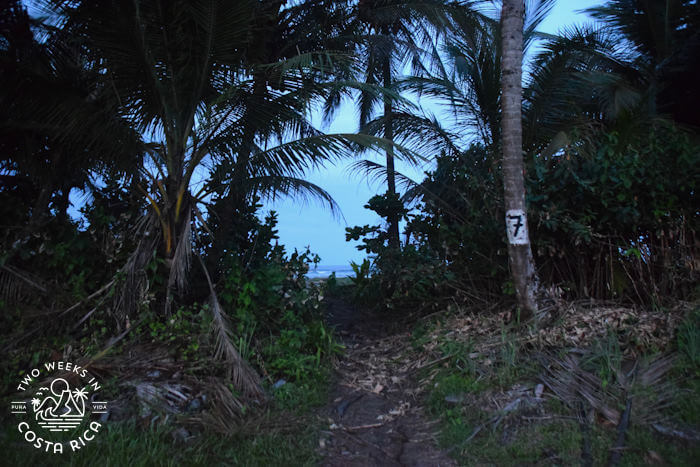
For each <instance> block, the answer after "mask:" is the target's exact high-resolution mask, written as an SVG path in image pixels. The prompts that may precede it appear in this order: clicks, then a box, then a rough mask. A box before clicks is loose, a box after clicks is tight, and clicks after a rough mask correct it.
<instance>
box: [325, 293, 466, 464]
mask: <svg viewBox="0 0 700 467" xmlns="http://www.w3.org/2000/svg"><path fill="white" fill-rule="evenodd" d="M329 322H330V324H332V325H334V326H335V327H336V330H337V331H338V333H339V335H340V338H341V340H342V341H343V343H344V344H345V346H346V351H345V353H344V354H343V355H342V356H341V357H340V359H339V361H338V363H337V365H336V382H335V384H334V387H333V389H332V391H331V398H330V401H329V404H328V406H327V407H325V408H324V409H323V411H322V412H321V416H322V417H323V419H324V420H325V421H327V429H326V430H324V431H323V432H322V433H321V438H320V440H319V449H320V451H321V454H322V455H323V458H324V461H323V465H325V466H380V465H381V466H385V465H388V466H392V465H415V466H418V465H420V466H451V465H455V463H454V461H453V460H452V459H451V458H449V457H448V456H447V454H445V453H443V452H442V451H440V450H439V449H438V448H437V446H436V431H437V426H436V422H434V421H430V420H429V418H428V417H427V416H426V414H425V413H424V411H423V407H422V404H421V397H420V388H419V387H418V382H417V381H416V379H415V377H414V375H415V373H416V371H415V370H416V366H415V362H414V361H412V358H411V353H412V352H411V349H410V334H409V333H408V332H406V331H405V330H403V331H402V330H401V329H399V326H398V325H397V324H396V323H391V322H387V321H386V320H380V319H378V318H377V317H375V316H372V315H370V314H368V313H366V312H362V311H361V310H358V309H356V308H355V307H353V306H350V305H348V304H347V303H345V302H343V301H340V300H337V299H331V300H330V303H329Z"/></svg>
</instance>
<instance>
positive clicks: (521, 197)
mask: <svg viewBox="0 0 700 467" xmlns="http://www.w3.org/2000/svg"><path fill="white" fill-rule="evenodd" d="M524 14H525V4H524V2H523V0H504V1H503V8H502V10H501V21H502V28H501V31H502V32H501V34H502V39H503V40H502V44H503V51H502V56H503V59H502V62H501V71H502V77H501V110H502V114H501V127H502V133H501V141H502V144H501V146H502V151H503V189H504V194H505V196H504V199H505V208H506V219H505V220H506V230H507V233H508V259H509V263H510V270H511V273H512V275H513V282H514V283H515V291H516V294H517V298H518V304H519V306H520V310H521V313H522V317H523V318H525V319H527V318H530V317H533V316H536V315H537V291H538V290H537V289H538V278H537V272H536V270H535V262H534V260H533V258H532V250H531V248H530V238H529V234H528V228H527V208H526V205H525V180H524V176H523V172H524V164H523V142H522V141H523V133H522V132H523V129H522V81H521V80H522V58H523V16H524Z"/></svg>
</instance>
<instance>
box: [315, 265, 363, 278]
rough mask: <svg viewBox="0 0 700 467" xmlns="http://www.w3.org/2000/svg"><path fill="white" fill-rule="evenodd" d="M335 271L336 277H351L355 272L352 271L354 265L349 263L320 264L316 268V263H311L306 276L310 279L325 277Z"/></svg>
mask: <svg viewBox="0 0 700 467" xmlns="http://www.w3.org/2000/svg"><path fill="white" fill-rule="evenodd" d="M333 272H335V277H350V276H354V275H355V273H354V272H353V271H352V267H350V265H349V264H344V265H326V264H319V265H317V266H316V267H315V268H314V265H313V264H311V265H309V272H308V274H306V276H307V277H308V278H309V279H325V278H326V277H328V276H330V275H331V274H332V273H333Z"/></svg>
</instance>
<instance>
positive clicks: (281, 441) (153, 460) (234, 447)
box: [0, 422, 318, 466]
mask: <svg viewBox="0 0 700 467" xmlns="http://www.w3.org/2000/svg"><path fill="white" fill-rule="evenodd" d="M314 428H315V427H313V426H312V425H308V424H307V425H306V426H305V427H299V429H298V430H296V431H294V432H291V433H290V432H288V433H263V434H258V435H256V436H240V435H239V436H217V435H212V434H200V435H199V436H197V437H196V438H194V439H192V440H189V441H186V442H183V441H177V440H175V439H173V437H172V436H171V434H170V433H169V432H168V431H166V430H164V429H158V428H155V429H140V428H138V427H136V425H135V424H134V423H133V422H130V423H116V422H115V423H108V424H107V425H106V426H105V429H104V430H103V431H101V432H100V433H99V434H98V435H97V436H96V437H95V439H94V440H93V441H91V442H90V443H89V444H87V445H86V446H85V447H83V448H82V449H80V450H79V451H77V452H70V450H68V451H67V452H64V453H63V454H52V453H45V452H43V451H40V450H38V449H35V448H34V447H32V446H31V445H29V444H28V443H26V442H25V441H24V440H23V439H21V438H20V436H19V433H17V432H16V427H15V426H14V425H10V424H7V425H6V429H5V430H3V432H2V439H1V440H0V445H2V446H3V452H4V454H3V456H4V459H3V464H5V465H23V464H24V465H47V464H49V463H50V464H52V465H71V466H82V465H86V466H87V465H107V466H110V465H115V466H118V465H129V466H150V465H163V466H171V465H172V466H177V465H314V464H315V463H316V462H317V461H318V459H317V457H316V454H315V452H314V447H315V443H316V441H317V440H316V433H315V429H314Z"/></svg>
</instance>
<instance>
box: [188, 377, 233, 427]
mask: <svg viewBox="0 0 700 467" xmlns="http://www.w3.org/2000/svg"><path fill="white" fill-rule="evenodd" d="M205 392H206V395H207V397H208V398H209V401H210V402H209V407H208V409H207V410H206V411H204V412H202V413H201V414H199V415H197V416H195V417H191V418H189V420H188V422H189V423H195V424H200V425H202V426H205V427H207V428H211V429H213V430H214V431H217V432H219V433H231V432H232V431H233V430H238V429H239V428H240V426H241V424H242V422H243V411H244V406H243V404H242V403H241V401H240V399H239V398H237V397H236V396H235V395H234V394H233V392H232V391H231V389H230V388H229V387H227V386H226V384H224V383H223V382H222V381H220V380H217V379H214V378H211V379H209V380H207V382H206V389H205Z"/></svg>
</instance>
